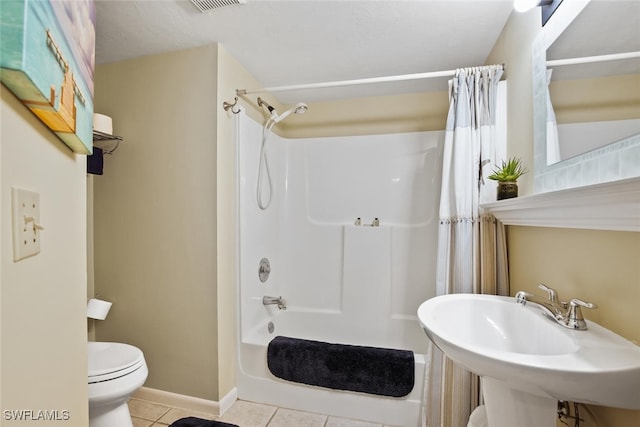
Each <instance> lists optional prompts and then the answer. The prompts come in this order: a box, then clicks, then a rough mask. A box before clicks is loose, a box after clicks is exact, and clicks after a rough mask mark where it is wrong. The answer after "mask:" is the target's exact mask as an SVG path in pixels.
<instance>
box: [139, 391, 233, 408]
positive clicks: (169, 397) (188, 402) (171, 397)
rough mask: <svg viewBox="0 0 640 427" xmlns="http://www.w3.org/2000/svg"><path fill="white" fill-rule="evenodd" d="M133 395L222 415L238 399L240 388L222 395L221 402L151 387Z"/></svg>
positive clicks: (142, 398)
mask: <svg viewBox="0 0 640 427" xmlns="http://www.w3.org/2000/svg"><path fill="white" fill-rule="evenodd" d="M132 397H133V398H134V399H140V400H147V401H149V402H155V403H160V404H162V405H167V406H171V407H175V408H183V409H190V410H192V411H198V412H204V413H206V414H211V415H222V414H224V413H225V412H226V411H227V409H229V408H230V407H231V405H233V403H234V402H235V401H236V400H237V399H238V390H237V389H236V388H235V387H234V388H233V389H231V391H230V392H229V393H227V394H226V395H225V396H222V399H220V401H219V402H216V401H215V400H207V399H201V398H199V397H193V396H187V395H184V394H178V393H172V392H170V391H164V390H157V389H154V388H149V387H141V388H140V389H138V391H136V392H135V393H134V394H133V396H132Z"/></svg>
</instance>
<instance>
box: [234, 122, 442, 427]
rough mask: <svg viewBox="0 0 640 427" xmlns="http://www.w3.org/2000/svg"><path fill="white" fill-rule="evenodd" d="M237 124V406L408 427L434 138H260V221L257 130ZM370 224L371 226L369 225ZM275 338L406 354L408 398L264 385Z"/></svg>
mask: <svg viewBox="0 0 640 427" xmlns="http://www.w3.org/2000/svg"><path fill="white" fill-rule="evenodd" d="M239 119H240V121H241V125H240V132H241V138H240V141H239V150H240V156H239V157H240V203H241V204H240V221H241V222H240V232H239V233H240V243H239V244H240V263H241V265H240V280H241V282H240V319H241V320H240V324H241V325H240V334H241V343H240V346H239V373H240V375H239V378H238V395H239V396H240V397H241V398H245V399H249V400H256V401H259V402H263V403H271V404H276V405H284V406H289V407H293V408H295V409H300V410H308V411H315V412H320V413H329V414H332V415H337V416H344V417H350V418H355V419H365V420H370V421H372V422H373V421H376V422H384V423H385V424H391V425H403V426H414V425H417V424H418V419H419V407H420V399H421V393H422V385H421V384H422V379H423V373H424V370H423V367H424V364H423V357H422V356H421V355H422V354H424V353H426V350H427V339H425V336H424V333H423V332H422V330H421V328H420V327H419V323H418V321H417V317H416V311H417V308H418V304H419V303H420V302H422V301H424V300H426V299H428V298H429V297H431V296H433V295H435V270H436V268H435V267H436V248H437V235H438V206H439V197H438V193H439V189H440V175H441V167H440V164H441V158H442V146H443V141H444V132H443V131H438V132H412V133H402V134H386V135H368V136H351V137H344V136H343V137H329V138H304V139H287V138H280V137H278V136H277V135H273V134H270V135H269V136H268V140H267V156H268V160H269V168H270V171H271V177H272V182H273V193H272V199H271V204H270V205H269V207H268V208H267V209H266V210H260V209H259V207H258V206H257V202H256V184H257V175H258V164H259V152H260V144H261V136H262V126H261V125H260V124H258V123H256V122H254V121H252V120H249V119H247V118H246V117H244V116H240V117H239ZM354 171H356V172H355V173H354ZM357 218H361V220H360V225H358V224H357V222H356V219H357ZM375 218H378V221H379V224H378V225H372V224H373V223H374V220H375ZM303 247H304V250H301V249H302V248H303ZM263 257H267V258H268V259H269V260H270V263H271V274H270V277H269V278H268V280H267V281H266V282H264V283H262V282H260V280H259V278H258V275H257V267H258V263H259V261H260V259H262V258H263ZM265 295H272V296H282V297H283V298H284V299H285V300H286V304H287V310H286V311H280V310H278V309H277V308H276V307H272V306H269V307H265V306H264V305H263V301H262V297H263V296H265ZM268 322H273V324H274V325H275V331H274V332H273V334H272V335H270V334H269V333H268V326H267V324H268ZM276 335H285V336H290V337H295V338H302V339H309V340H316V341H324V342H329V343H341V344H350V345H363V346H374V347H384V348H396V349H407V350H412V351H414V352H415V353H416V385H415V388H414V390H413V392H412V393H411V395H410V396H408V397H406V398H403V399H400V400H397V401H393V402H390V401H389V399H382V398H377V397H371V396H367V395H362V394H360V395H352V394H349V393H344V392H340V391H334V392H329V391H326V390H321V389H318V388H314V387H308V386H301V385H293V384H291V383H288V384H287V383H283V382H282V381H277V380H274V378H273V376H272V375H271V374H269V373H268V372H267V369H266V361H265V357H266V345H267V344H268V342H269V341H270V340H271V339H272V338H273V337H274V336H276ZM376 399H377V400H376Z"/></svg>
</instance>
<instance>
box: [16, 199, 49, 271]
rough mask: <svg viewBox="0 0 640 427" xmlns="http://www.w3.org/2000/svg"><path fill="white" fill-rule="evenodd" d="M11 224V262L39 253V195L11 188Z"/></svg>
mask: <svg viewBox="0 0 640 427" xmlns="http://www.w3.org/2000/svg"><path fill="white" fill-rule="evenodd" d="M11 202H12V222H13V260H14V261H20V260H21V259H25V258H28V257H30V256H33V255H36V254H38V253H40V231H41V230H43V227H42V226H41V225H40V194H38V193H36V192H33V191H29V190H25V189H23V188H18V187H12V188H11Z"/></svg>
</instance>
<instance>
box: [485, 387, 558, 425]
mask: <svg viewBox="0 0 640 427" xmlns="http://www.w3.org/2000/svg"><path fill="white" fill-rule="evenodd" d="M482 395H483V397H484V402H485V408H486V410H487V421H488V422H489V427H555V425H556V419H557V410H558V401H557V400H556V399H552V398H550V397H543V396H540V395H538V394H532V393H528V392H526V391H522V390H519V389H514V388H512V387H511V386H509V384H507V383H505V382H503V381H500V380H496V379H493V378H489V377H482Z"/></svg>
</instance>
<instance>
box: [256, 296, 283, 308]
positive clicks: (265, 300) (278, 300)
mask: <svg viewBox="0 0 640 427" xmlns="http://www.w3.org/2000/svg"><path fill="white" fill-rule="evenodd" d="M262 304H264V305H277V306H278V309H280V310H286V309H287V302H286V301H285V300H284V299H282V297H269V296H264V297H262Z"/></svg>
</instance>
